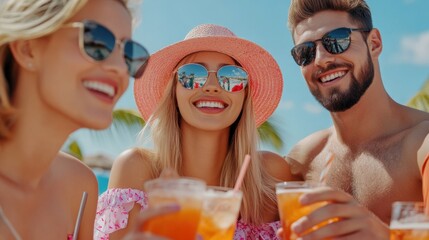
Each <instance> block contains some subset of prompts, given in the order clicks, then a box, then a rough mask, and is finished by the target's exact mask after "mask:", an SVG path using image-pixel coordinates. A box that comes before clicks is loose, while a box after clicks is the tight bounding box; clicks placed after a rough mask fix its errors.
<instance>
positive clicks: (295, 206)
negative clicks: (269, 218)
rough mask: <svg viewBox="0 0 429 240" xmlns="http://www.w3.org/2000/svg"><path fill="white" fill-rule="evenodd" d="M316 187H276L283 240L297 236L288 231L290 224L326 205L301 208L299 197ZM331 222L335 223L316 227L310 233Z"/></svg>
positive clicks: (291, 184) (288, 184) (294, 184)
mask: <svg viewBox="0 0 429 240" xmlns="http://www.w3.org/2000/svg"><path fill="white" fill-rule="evenodd" d="M316 186H318V185H317V184H310V183H306V182H284V183H279V184H277V185H276V195H277V204H278V208H279V214H280V221H281V224H282V227H283V239H285V240H295V239H297V238H298V236H296V234H294V233H293V232H292V231H291V229H290V226H291V225H292V223H294V222H295V221H296V220H298V219H300V218H301V217H304V216H306V215H308V214H310V213H311V212H313V211H314V210H316V209H317V208H320V207H322V206H324V205H326V204H327V203H326V202H319V203H315V204H311V205H306V206H302V205H301V204H300V203H299V198H300V197H301V195H302V194H304V193H306V192H310V191H311V190H312V188H314V187H316ZM333 221H335V219H333V220H330V221H326V222H323V223H321V224H319V225H316V226H314V227H313V228H312V229H311V230H310V231H314V230H316V229H318V228H320V227H322V226H324V225H326V224H328V223H330V222H333ZM304 234H305V233H304Z"/></svg>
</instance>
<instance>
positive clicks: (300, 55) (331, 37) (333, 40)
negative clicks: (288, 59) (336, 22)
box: [291, 27, 370, 66]
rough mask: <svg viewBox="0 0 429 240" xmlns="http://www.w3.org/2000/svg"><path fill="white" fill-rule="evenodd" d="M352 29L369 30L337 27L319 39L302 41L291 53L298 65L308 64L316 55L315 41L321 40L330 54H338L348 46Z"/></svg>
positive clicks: (356, 29) (366, 30) (355, 29)
mask: <svg viewBox="0 0 429 240" xmlns="http://www.w3.org/2000/svg"><path fill="white" fill-rule="evenodd" d="M353 31H361V32H369V31H370V30H368V29H363V28H345V27H343V28H337V29H334V30H332V31H330V32H328V33H326V34H325V35H324V36H323V37H322V38H321V39H317V40H315V41H312V42H304V43H301V44H298V45H296V46H295V47H293V48H292V50H291V53H292V57H293V59H294V60H295V62H296V63H297V64H298V65H299V66H306V65H308V64H310V63H311V62H312V61H313V60H314V58H315V57H316V46H317V45H316V42H318V41H321V42H322V45H323V47H324V48H325V49H326V51H327V52H329V53H330V54H340V53H343V52H345V51H346V50H347V49H348V48H349V47H350V41H351V38H350V35H351V33H352V32H353Z"/></svg>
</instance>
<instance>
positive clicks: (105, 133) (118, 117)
mask: <svg viewBox="0 0 429 240" xmlns="http://www.w3.org/2000/svg"><path fill="white" fill-rule="evenodd" d="M145 124H146V123H145V121H144V120H143V118H142V117H141V116H140V113H139V112H137V111H136V110H132V109H115V110H114V111H113V122H112V124H111V125H110V127H109V128H107V129H105V130H100V131H92V135H93V136H94V137H95V138H98V139H99V140H102V139H106V138H107V139H112V138H113V139H117V140H119V139H124V138H132V139H134V138H135V137H136V136H137V134H138V133H139V132H140V130H141V129H142V128H143V127H144V125H145Z"/></svg>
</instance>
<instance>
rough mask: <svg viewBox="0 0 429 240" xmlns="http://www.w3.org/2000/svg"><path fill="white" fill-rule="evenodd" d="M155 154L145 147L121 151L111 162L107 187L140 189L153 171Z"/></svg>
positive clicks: (150, 177)
mask: <svg viewBox="0 0 429 240" xmlns="http://www.w3.org/2000/svg"><path fill="white" fill-rule="evenodd" d="M154 160H155V154H154V153H153V152H151V151H149V150H147V149H141V148H132V149H128V150H126V151H124V152H122V153H121V154H120V155H119V156H118V158H117V159H115V161H114V162H113V166H112V169H111V172H110V179H109V188H135V189H142V188H143V186H142V185H143V184H142V182H145V181H147V180H149V179H152V178H154V177H156V176H154V171H155V164H154Z"/></svg>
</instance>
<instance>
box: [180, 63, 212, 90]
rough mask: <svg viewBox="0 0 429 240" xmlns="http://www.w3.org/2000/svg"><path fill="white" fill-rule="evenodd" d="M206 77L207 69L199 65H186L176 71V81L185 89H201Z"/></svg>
mask: <svg viewBox="0 0 429 240" xmlns="http://www.w3.org/2000/svg"><path fill="white" fill-rule="evenodd" d="M207 77H208V72H207V69H206V68H205V67H204V66H202V65H199V64H193V63H192V64H186V65H183V66H181V67H180V68H179V69H178V70H177V80H178V81H179V82H180V84H182V86H183V87H184V88H186V89H194V88H200V87H202V86H203V85H204V83H206V81H207Z"/></svg>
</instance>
